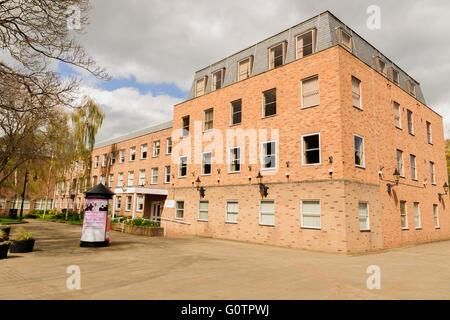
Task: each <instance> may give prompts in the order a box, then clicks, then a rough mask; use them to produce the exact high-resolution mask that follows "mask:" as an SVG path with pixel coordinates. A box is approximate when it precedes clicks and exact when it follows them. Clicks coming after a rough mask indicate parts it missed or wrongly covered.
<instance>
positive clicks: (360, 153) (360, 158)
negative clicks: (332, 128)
mask: <svg viewBox="0 0 450 320" xmlns="http://www.w3.org/2000/svg"><path fill="white" fill-rule="evenodd" d="M354 144H355V165H356V166H357V167H361V168H364V166H365V163H364V162H365V159H364V138H363V137H360V136H357V135H354Z"/></svg>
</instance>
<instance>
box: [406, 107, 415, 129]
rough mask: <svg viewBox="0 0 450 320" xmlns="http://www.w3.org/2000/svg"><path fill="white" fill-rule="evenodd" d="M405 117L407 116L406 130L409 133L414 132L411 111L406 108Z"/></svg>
mask: <svg viewBox="0 0 450 320" xmlns="http://www.w3.org/2000/svg"><path fill="white" fill-rule="evenodd" d="M407 117H408V132H409V134H414V124H413V117H412V112H411V111H410V110H407Z"/></svg>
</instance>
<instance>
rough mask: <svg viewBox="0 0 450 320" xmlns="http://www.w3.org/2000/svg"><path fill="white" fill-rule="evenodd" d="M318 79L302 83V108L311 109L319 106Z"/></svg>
mask: <svg viewBox="0 0 450 320" xmlns="http://www.w3.org/2000/svg"><path fill="white" fill-rule="evenodd" d="M319 101H320V96H319V77H318V76H315V77H313V78H310V79H307V80H303V81H302V107H303V108H307V107H312V106H317V105H319Z"/></svg>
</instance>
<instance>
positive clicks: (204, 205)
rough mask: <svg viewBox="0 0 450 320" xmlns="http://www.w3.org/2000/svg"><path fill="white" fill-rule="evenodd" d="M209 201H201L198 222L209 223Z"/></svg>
mask: <svg viewBox="0 0 450 320" xmlns="http://www.w3.org/2000/svg"><path fill="white" fill-rule="evenodd" d="M208 207H209V202H208V201H200V202H199V204H198V220H202V221H208Z"/></svg>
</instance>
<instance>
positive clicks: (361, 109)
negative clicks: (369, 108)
mask: <svg viewBox="0 0 450 320" xmlns="http://www.w3.org/2000/svg"><path fill="white" fill-rule="evenodd" d="M352 107H353V108H355V109H356V110H358V111H364V110H363V108H361V107H357V106H352Z"/></svg>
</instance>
